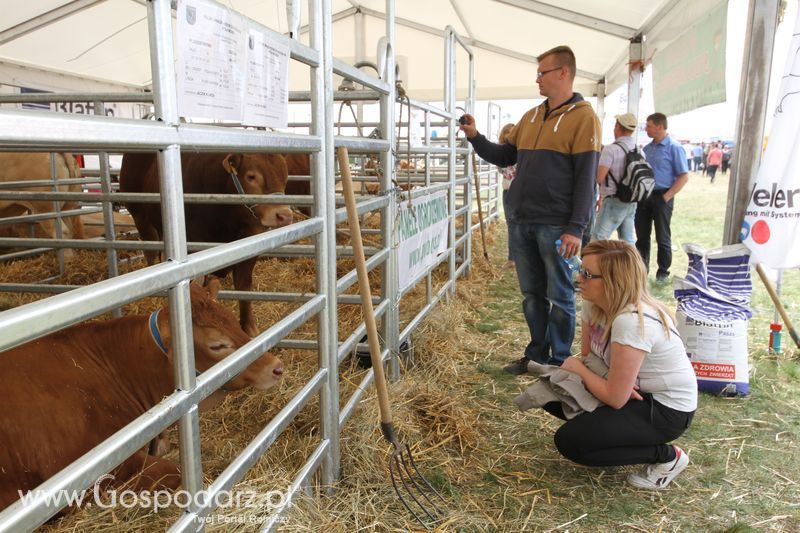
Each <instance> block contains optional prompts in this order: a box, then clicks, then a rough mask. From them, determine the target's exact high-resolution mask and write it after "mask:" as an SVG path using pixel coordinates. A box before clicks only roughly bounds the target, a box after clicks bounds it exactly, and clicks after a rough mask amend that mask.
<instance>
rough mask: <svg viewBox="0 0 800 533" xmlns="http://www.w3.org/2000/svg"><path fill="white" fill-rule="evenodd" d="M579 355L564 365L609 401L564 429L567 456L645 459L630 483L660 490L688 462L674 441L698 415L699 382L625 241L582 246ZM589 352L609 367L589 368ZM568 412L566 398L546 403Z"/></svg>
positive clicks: (585, 460)
mask: <svg viewBox="0 0 800 533" xmlns="http://www.w3.org/2000/svg"><path fill="white" fill-rule="evenodd" d="M582 257H583V268H582V269H581V271H580V273H579V280H580V289H581V294H582V296H583V300H584V302H583V310H582V317H581V318H582V344H581V346H582V349H581V354H582V355H581V356H572V357H569V358H567V360H566V361H565V362H564V364H563V365H562V367H561V368H562V369H564V370H567V371H569V372H574V373H575V374H577V375H578V376H580V378H581V380H582V381H583V383H584V385H585V386H586V388H587V389H588V390H589V392H591V393H592V394H593V395H594V396H596V397H597V398H598V399H599V400H600V401H602V402H603V403H604V404H605V405H603V406H600V407H599V408H597V409H595V410H594V411H593V412H587V413H583V414H580V415H578V416H577V417H575V418H572V419H571V420H569V421H567V422H566V423H565V424H564V425H563V426H561V428H559V429H558V431H557V432H556V435H555V444H556V447H557V448H558V451H559V452H561V454H562V455H564V457H566V458H567V459H569V460H571V461H574V462H576V463H580V464H582V465H587V466H619V465H633V464H642V465H644V466H643V468H642V469H641V471H639V472H636V473H632V474H630V476H629V477H628V482H629V483H630V484H631V485H633V486H635V487H638V488H642V489H651V490H660V489H664V488H666V487H667V485H669V483H670V482H671V481H672V480H673V479H675V477H676V476H677V475H678V474H680V473H681V472H682V471H683V470H684V469H685V468H686V466H687V465H688V464H689V456H688V455H687V454H686V452H684V451H683V450H681V449H680V448H679V447H678V446H675V445H673V444H671V441H672V440H674V439H676V438H677V437H679V436H680V435H681V434H682V433H683V432H684V431H686V428H688V427H689V424H690V423H691V421H692V417H693V415H694V411H695V409H696V408H697V381H696V378H695V374H694V371H693V370H692V366H691V364H690V362H689V359H688V358H687V356H686V349H685V347H684V345H683V341H682V340H681V338H680V336H679V335H678V333H677V331H675V326H674V321H673V319H672V318H671V314H670V311H669V310H668V309H667V308H666V307H664V306H663V305H662V304H661V303H659V302H658V301H656V300H655V299H654V298H653V297H652V296H650V294H649V293H648V290H647V272H646V271H645V268H644V264H643V263H642V260H641V258H640V257H639V254H638V252H637V251H636V249H635V248H634V247H633V246H631V245H630V244H628V243H625V242H622V241H610V240H605V241H594V242H591V243H589V244H588V245H587V246H586V248H585V249H584V251H583V254H582ZM590 352H592V353H594V354H596V355H598V356H599V357H601V358H602V359H603V360H604V361H605V363H606V365H607V366H608V374H607V376H606V377H605V378H604V377H601V376H599V375H597V374H595V373H594V372H592V371H591V370H589V369H588V368H587V367H586V366H585V365H584V363H583V358H584V357H586V356H587V355H588V354H589V353H590ZM544 408H545V409H546V410H547V411H548V412H550V413H551V414H553V415H555V416H558V417H560V418H562V419H563V418H564V417H563V412H561V411H562V410H561V404H560V403H557V402H551V403H548V404H546V405H545V406H544Z"/></svg>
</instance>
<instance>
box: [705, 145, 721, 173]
mask: <svg viewBox="0 0 800 533" xmlns="http://www.w3.org/2000/svg"><path fill="white" fill-rule="evenodd" d="M706 161H707V162H708V169H707V170H708V175H709V177H710V178H711V183H714V178H715V177H716V176H717V169H718V168H719V166H720V165H721V164H722V150H720V148H719V145H718V144H717V143H714V144H712V145H711V149H710V150H709V151H708V159H706Z"/></svg>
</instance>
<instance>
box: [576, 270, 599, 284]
mask: <svg viewBox="0 0 800 533" xmlns="http://www.w3.org/2000/svg"><path fill="white" fill-rule="evenodd" d="M578 275H579V276H580V277H582V278H583V279H585V280H586V281H591V280H593V279H603V276H601V275H600V274H592V273H591V272H589V271H588V270H586V269H585V268H582V269H580V270H578Z"/></svg>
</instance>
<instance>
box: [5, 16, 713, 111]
mask: <svg viewBox="0 0 800 533" xmlns="http://www.w3.org/2000/svg"><path fill="white" fill-rule="evenodd" d="M720 1H724V0H633V1H629V2H622V3H621V2H614V1H610V0H570V1H569V2H556V1H554V0H548V1H536V0H398V1H397V2H396V8H395V9H396V11H395V14H396V34H395V39H396V44H395V53H396V55H397V63H398V65H399V66H400V78H401V79H402V80H403V84H404V86H405V88H406V89H407V91H408V93H409V95H410V96H411V97H412V98H414V99H417V100H427V101H431V100H441V99H442V98H443V87H444V79H443V72H444V39H443V35H444V30H445V28H446V27H447V26H452V27H453V28H454V29H455V30H456V32H457V33H458V34H459V35H460V36H461V37H462V40H463V41H464V42H466V43H467V44H468V45H469V46H470V47H471V48H472V50H473V52H474V56H475V86H476V91H477V98H479V99H482V100H488V99H505V98H531V97H535V96H537V89H536V84H535V69H536V66H535V65H536V59H535V58H536V55H538V54H539V53H541V52H543V51H545V50H547V49H549V48H552V47H554V46H557V45H561V44H567V45H569V46H571V47H572V48H573V50H574V51H575V54H576V56H577V58H578V71H579V72H578V78H577V79H576V90H577V91H579V92H581V93H583V94H584V95H586V96H594V95H597V92H598V82H600V81H602V80H605V90H604V91H603V92H604V94H608V93H610V92H611V91H613V90H614V89H616V88H618V87H619V86H621V85H623V84H625V83H626V82H627V79H628V70H629V69H628V65H629V63H630V58H629V45H630V39H632V38H635V37H636V36H638V35H642V34H644V35H646V42H645V45H644V53H643V57H644V58H645V59H648V58H650V57H651V55H652V53H653V52H654V51H656V50H659V49H663V48H664V47H665V46H666V45H667V44H668V43H669V42H670V41H672V40H674V39H675V38H676V37H677V36H679V35H680V34H681V32H682V31H683V30H685V29H686V28H687V27H689V26H691V25H692V24H693V23H695V22H696V21H698V20H700V19H701V18H702V16H703V14H705V13H707V12H708V11H709V10H711V9H712V8H713V7H714V6H716V5H718V4H719V3H720ZM221 3H222V4H223V5H226V6H228V7H230V8H232V9H233V10H235V11H238V12H240V13H242V14H243V15H245V16H247V17H249V18H251V19H253V20H255V21H256V22H258V23H260V24H262V25H264V26H266V27H268V28H271V29H273V30H275V31H278V32H280V33H286V32H288V28H289V24H288V22H287V9H286V1H285V0H223V1H222V2H221ZM2 4H5V5H4V6H3V7H4V9H3V18H2V22H0V83H4V84H6V85H15V84H19V81H20V74H19V73H20V72H21V71H22V72H26V69H27V72H28V73H33V72H36V71H38V70H41V71H46V72H49V73H52V72H56V73H61V74H68V75H73V76H77V77H79V78H81V79H84V80H98V81H104V82H111V83H113V84H114V85H122V86H125V87H127V88H130V89H143V88H147V87H149V86H150V84H151V73H150V56H149V47H148V34H147V20H146V12H145V11H146V9H145V6H144V1H143V0H35V1H33V2H17V1H11V0H3V2H2ZM302 4H303V6H302V14H301V24H302V25H305V24H307V23H308V10H307V5H306V4H307V3H306V2H302ZM331 8H332V13H333V21H334V23H333V54H334V56H335V57H337V58H340V59H342V60H344V61H346V62H349V61H350V60H351V59H352V62H355V61H357V60H362V59H363V60H371V61H374V60H375V54H376V50H377V42H378V39H379V38H380V37H382V36H383V35H384V34H385V24H386V23H385V14H384V13H385V1H384V0H332V1H331ZM306 38H307V33H305V32H301V39H303V40H306ZM465 59H466V54H465V53H464V52H463V51H462V52H460V55H459V56H458V57H457V65H458V71H457V91H458V97H459V98H464V97H465V96H466V94H467V77H468V76H467V74H468V72H467V68H466V61H465ZM462 65H463V67H462ZM20 66H24V67H26V69H20V68H19V67H20ZM31 67H32V68H31ZM31 76H32V74H30V75H29V76H28V77H27V80H26V81H29V80H30V78H31ZM22 78H26V76H25V75H22ZM290 78H291V85H290V89H292V90H307V89H308V87H307V83H308V76H307V75H302V72H301V71H297V72H296V71H295V70H293V71H292V75H291V76H290ZM87 88H89V87H88V86H87ZM601 90H602V89H601Z"/></svg>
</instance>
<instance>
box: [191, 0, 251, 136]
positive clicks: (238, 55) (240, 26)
mask: <svg viewBox="0 0 800 533" xmlns="http://www.w3.org/2000/svg"><path fill="white" fill-rule="evenodd" d="M177 17H178V69H177V72H178V113H179V114H180V115H181V116H183V117H202V118H208V119H212V120H232V121H236V120H240V119H241V118H242V84H243V83H244V66H245V59H244V46H245V45H244V42H245V28H244V19H243V18H242V16H241V15H238V14H236V13H234V12H232V11H230V10H228V9H225V8H224V7H222V6H220V5H217V4H214V3H211V2H206V1H205V0H182V1H180V2H178V10H177Z"/></svg>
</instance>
